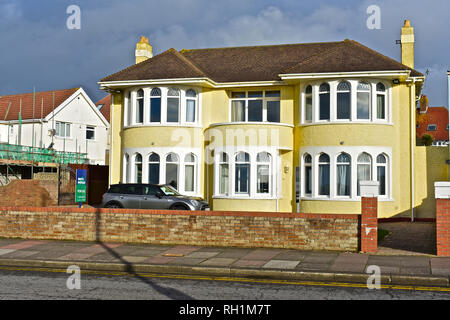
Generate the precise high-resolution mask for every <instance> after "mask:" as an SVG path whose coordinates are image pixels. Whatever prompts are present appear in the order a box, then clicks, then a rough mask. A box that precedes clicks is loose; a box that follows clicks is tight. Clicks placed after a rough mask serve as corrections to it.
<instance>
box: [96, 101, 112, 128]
mask: <svg viewBox="0 0 450 320" xmlns="http://www.w3.org/2000/svg"><path fill="white" fill-rule="evenodd" d="M95 105H96V106H97V108H98V107H99V106H100V105H101V108H100V109H99V111H100V113H101V114H102V115H103V116H104V117H105V119H106V120H108V122H109V123H111V120H110V116H111V95H110V94H108V95H107V96H106V97H104V98H103V99H101V100H99V101H97V103H96V104H95Z"/></svg>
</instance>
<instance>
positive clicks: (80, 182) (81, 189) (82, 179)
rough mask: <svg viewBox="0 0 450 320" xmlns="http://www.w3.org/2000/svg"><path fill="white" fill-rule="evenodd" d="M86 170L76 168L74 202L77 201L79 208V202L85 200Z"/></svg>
mask: <svg viewBox="0 0 450 320" xmlns="http://www.w3.org/2000/svg"><path fill="white" fill-rule="evenodd" d="M86 181H87V170H85V169H77V184H76V187H75V202H78V207H79V208H81V204H82V203H83V202H86V195H87V186H86Z"/></svg>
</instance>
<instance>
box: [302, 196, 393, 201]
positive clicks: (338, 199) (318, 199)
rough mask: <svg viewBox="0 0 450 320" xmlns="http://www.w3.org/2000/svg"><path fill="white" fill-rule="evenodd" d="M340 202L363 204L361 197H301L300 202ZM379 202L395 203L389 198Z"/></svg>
mask: <svg viewBox="0 0 450 320" xmlns="http://www.w3.org/2000/svg"><path fill="white" fill-rule="evenodd" d="M302 200H305V201H339V202H361V197H356V198H350V197H345V198H344V197H335V198H331V197H316V198H312V197H300V201H302ZM378 201H379V202H393V201H395V200H394V199H393V198H387V197H378Z"/></svg>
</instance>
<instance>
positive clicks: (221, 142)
mask: <svg viewBox="0 0 450 320" xmlns="http://www.w3.org/2000/svg"><path fill="white" fill-rule="evenodd" d="M401 50H402V55H401V56H402V61H401V63H400V62H397V61H395V60H393V59H391V58H389V57H386V56H384V55H382V54H380V53H378V52H376V51H374V50H372V49H370V48H367V47H366V46H364V45H362V44H360V43H358V42H355V41H352V40H344V41H340V42H324V43H304V44H285V45H270V46H252V47H230V48H214V49H193V50H185V49H183V50H181V51H177V50H175V49H169V50H167V51H165V52H163V53H161V54H159V55H156V56H153V54H152V47H151V46H150V45H149V43H148V39H146V38H145V37H142V38H141V41H140V42H139V43H138V44H137V46H136V64H135V65H133V66H131V67H129V68H127V69H124V70H122V71H119V72H117V73H115V74H112V75H110V76H108V77H106V78H104V79H102V80H101V82H100V86H101V88H102V89H104V90H107V91H108V92H110V93H111V95H112V99H113V102H112V111H111V123H112V124H111V139H112V141H111V150H110V155H111V159H110V184H114V183H120V182H122V183H125V182H128V183H130V182H142V183H170V184H172V185H173V186H175V187H176V189H177V190H178V191H179V192H180V193H182V194H186V195H196V196H201V197H203V198H205V199H207V200H208V202H209V203H210V206H211V208H212V210H215V211H225V210H226V211H269V212H303V213H342V214H357V213H359V212H360V206H361V204H360V196H359V181H364V180H373V181H379V183H380V190H379V192H380V196H379V216H380V217H393V216H398V215H406V214H409V213H410V212H411V209H412V208H414V206H417V203H418V201H419V199H418V198H420V197H419V196H418V195H417V194H418V191H417V190H416V189H417V188H415V185H416V184H417V183H418V182H417V179H414V174H411V173H412V172H413V170H412V168H414V167H417V165H416V164H415V163H414V154H415V152H416V149H415V148H416V146H415V145H416V144H415V143H416V142H415V106H416V99H417V98H418V96H419V94H420V91H421V88H422V85H423V81H424V76H423V75H422V74H421V73H419V72H418V71H416V70H414V32H413V28H412V27H411V26H410V23H409V21H406V22H405V25H404V27H403V28H402V33H401ZM422 165H425V164H422ZM419 183H420V182H419ZM422 183H423V181H422ZM419 189H420V188H419ZM424 192H426V191H424ZM419 193H420V192H419ZM422 198H423V197H422Z"/></svg>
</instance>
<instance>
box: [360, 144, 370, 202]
mask: <svg viewBox="0 0 450 320" xmlns="http://www.w3.org/2000/svg"><path fill="white" fill-rule="evenodd" d="M371 168H372V157H371V156H370V155H369V154H367V153H365V152H364V153H361V154H360V155H359V156H358V161H357V169H358V182H357V184H358V196H359V195H360V194H361V193H360V187H359V185H360V182H361V181H369V180H372V169H371Z"/></svg>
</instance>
